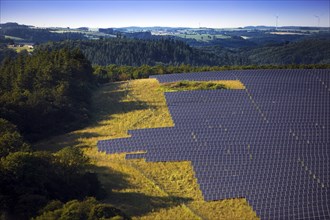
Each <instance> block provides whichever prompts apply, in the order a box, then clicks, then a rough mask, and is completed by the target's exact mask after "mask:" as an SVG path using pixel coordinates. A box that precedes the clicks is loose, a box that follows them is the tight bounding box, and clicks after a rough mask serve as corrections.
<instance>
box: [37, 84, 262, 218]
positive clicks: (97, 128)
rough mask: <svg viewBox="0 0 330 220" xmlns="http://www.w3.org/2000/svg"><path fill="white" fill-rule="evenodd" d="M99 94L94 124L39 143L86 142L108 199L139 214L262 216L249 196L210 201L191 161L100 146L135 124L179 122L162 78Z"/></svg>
mask: <svg viewBox="0 0 330 220" xmlns="http://www.w3.org/2000/svg"><path fill="white" fill-rule="evenodd" d="M93 100H94V103H93V118H92V122H91V124H90V125H89V126H88V127H86V128H83V129H81V130H77V131H74V132H71V133H68V134H65V135H62V136H58V137H54V138H52V139H50V140H47V141H43V142H41V143H39V144H37V149H40V150H41V149H43V150H50V151H56V150H58V149H60V148H62V147H65V146H76V147H81V148H83V149H84V152H85V153H86V155H88V156H89V157H90V158H91V160H92V162H93V164H94V165H95V167H93V168H91V169H92V170H93V171H94V172H96V173H97V174H98V176H99V179H100V181H101V183H102V185H103V187H104V188H105V190H106V191H107V192H108V195H107V198H106V199H105V201H104V202H108V203H111V204H113V205H115V206H116V207H118V208H120V209H122V210H123V211H124V212H126V213H127V214H128V215H130V216H131V217H132V218H133V219H257V217H256V214H255V212H254V211H253V210H252V209H251V207H250V206H249V205H248V203H247V202H246V200H245V199H228V200H222V201H214V202H205V201H204V200H203V197H202V193H201V191H200V190H199V187H198V184H197V182H196V178H195V177H194V171H193V169H192V166H191V163H190V162H189V161H182V162H158V163H146V162H145V161H144V160H143V159H139V160H125V155H124V154H112V155H107V154H105V153H99V152H98V151H97V146H96V144H97V141H98V140H105V139H110V138H118V137H128V135H127V130H129V129H138V128H153V127H171V126H173V121H172V119H171V117H170V114H169V112H168V108H167V106H166V102H165V97H164V95H163V91H162V90H161V89H160V84H159V83H158V81H156V80H155V79H144V80H135V81H131V82H120V83H112V84H108V85H105V86H103V87H102V88H100V89H99V90H98V91H96V92H95V94H94V97H93Z"/></svg>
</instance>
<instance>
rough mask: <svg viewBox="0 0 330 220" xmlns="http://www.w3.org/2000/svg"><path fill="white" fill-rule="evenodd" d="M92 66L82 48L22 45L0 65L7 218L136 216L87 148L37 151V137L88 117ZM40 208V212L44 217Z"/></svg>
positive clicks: (0, 151) (0, 183)
mask: <svg viewBox="0 0 330 220" xmlns="http://www.w3.org/2000/svg"><path fill="white" fill-rule="evenodd" d="M94 85H95V83H94V77H93V75H92V66H91V64H90V63H89V61H88V60H86V58H85V57H84V56H83V54H82V53H81V52H80V51H78V50H73V51H69V50H66V49H62V50H54V51H51V52H49V51H38V52H35V53H34V54H33V55H30V54H28V53H26V52H25V53H24V52H23V53H20V54H18V55H17V57H16V58H14V59H11V58H6V59H5V60H4V62H3V63H2V65H1V66H0V109H1V111H0V112H1V115H0V219H30V218H31V217H36V219H90V220H94V219H95V220H96V219H101V218H104V219H105V218H111V217H114V216H119V217H120V218H119V219H128V217H127V216H126V215H125V214H124V213H122V212H121V211H120V210H118V209H116V208H115V207H112V206H111V205H108V204H102V203H100V202H99V201H98V200H97V199H101V198H103V196H104V195H105V192H104V191H103V189H102V187H101V185H100V183H99V180H98V178H97V176H96V174H95V173H92V172H91V171H90V170H91V169H90V168H91V166H92V165H91V164H90V162H89V158H87V157H86V156H85V155H84V154H83V152H82V151H81V150H80V149H79V148H73V147H65V148H63V149H62V150H60V151H58V152H56V153H50V152H38V151H33V149H34V148H33V144H29V143H28V142H27V141H36V140H40V139H43V138H45V137H48V136H49V135H53V134H55V133H58V132H63V131H66V130H67V129H73V128H74V126H75V123H78V122H79V124H81V122H83V121H85V120H87V119H88V115H89V99H90V96H91V89H92V88H93V87H94ZM38 216H39V217H38Z"/></svg>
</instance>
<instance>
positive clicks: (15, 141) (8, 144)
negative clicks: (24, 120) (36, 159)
mask: <svg viewBox="0 0 330 220" xmlns="http://www.w3.org/2000/svg"><path fill="white" fill-rule="evenodd" d="M28 150H29V145H28V144H26V143H25V142H24V141H23V138H22V136H21V135H20V133H19V132H18V131H17V128H16V126H15V125H13V124H11V123H10V122H9V121H7V120H5V119H2V118H0V158H1V157H5V156H7V155H8V154H10V153H13V152H17V151H28Z"/></svg>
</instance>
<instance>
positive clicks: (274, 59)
mask: <svg viewBox="0 0 330 220" xmlns="http://www.w3.org/2000/svg"><path fill="white" fill-rule="evenodd" d="M39 48H40V49H45V48H47V49H59V48H71V49H73V48H79V49H81V51H82V52H83V54H84V55H85V56H86V57H87V59H89V60H90V61H91V63H92V64H94V65H102V66H106V65H110V64H115V65H128V66H141V65H151V66H155V65H158V64H160V65H181V64H186V65H188V64H189V65H192V66H205V65H208V66H222V65H269V64H272V65H289V64H326V63H329V58H328V57H329V56H328V54H330V41H329V38H320V39H318V40H315V39H305V40H303V41H297V42H284V43H280V44H267V45H264V46H257V47H245V48H240V49H236V50H233V49H228V48H225V47H222V46H221V45H220V46H212V47H202V48H194V47H191V46H189V45H187V44H186V43H184V42H182V41H177V40H171V39H160V40H139V39H120V38H114V39H102V40H79V41H62V42H52V43H48V44H43V45H40V46H39Z"/></svg>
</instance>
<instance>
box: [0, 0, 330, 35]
mask: <svg viewBox="0 0 330 220" xmlns="http://www.w3.org/2000/svg"><path fill="white" fill-rule="evenodd" d="M329 8H330V3H329V1H327V0H289V1H278V0H271V1H266V2H265V1H249V0H236V1H223V0H213V1H199V0H190V1H189V0H184V1H172V0H162V1H150V0H146V1H140V0H133V1H126V0H124V1H117V0H101V1H89V0H85V1H78V0H70V1H61V0H52V1H45V2H43V1H34V0H32V1H30V0H2V1H1V2H0V23H7V22H16V23H19V24H27V25H32V26H35V27H70V28H79V27H89V28H109V27H112V28H122V27H174V28H177V27H182V28H199V27H207V28H238V27H246V26H272V27H275V26H276V20H277V24H278V27H284V26H300V27H325V28H326V27H330V16H329V14H330V13H329V10H330V9H329ZM276 17H277V19H276Z"/></svg>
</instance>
